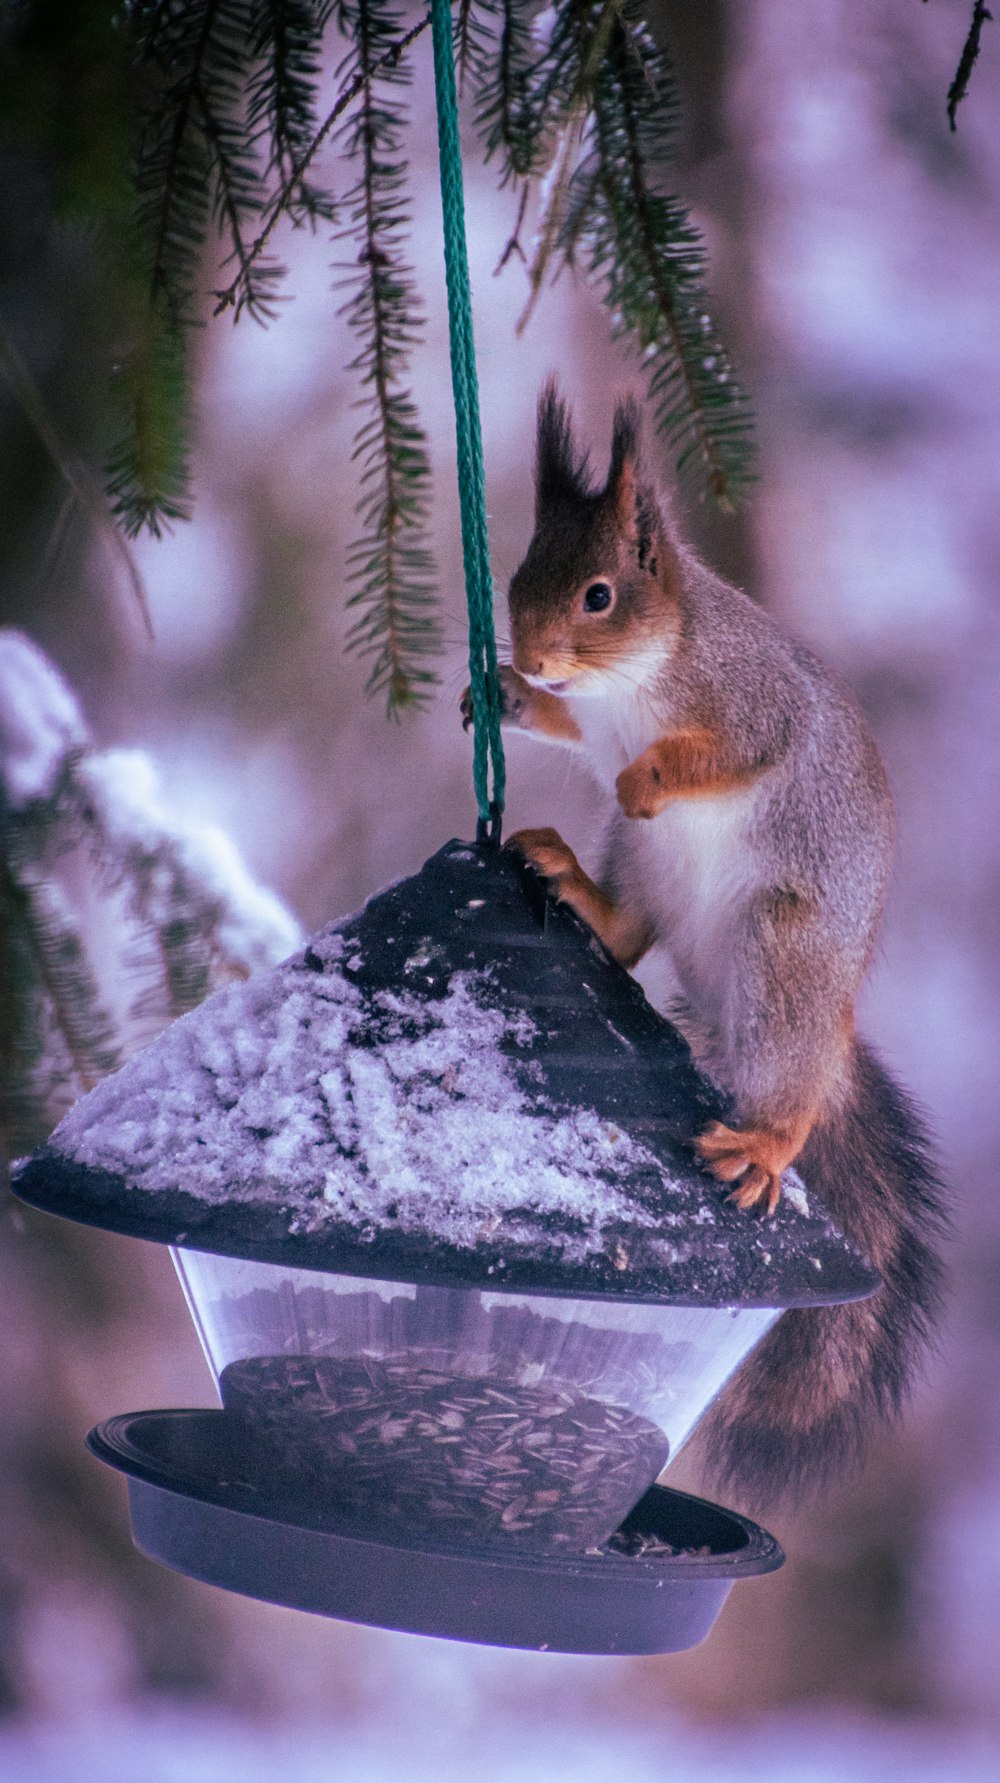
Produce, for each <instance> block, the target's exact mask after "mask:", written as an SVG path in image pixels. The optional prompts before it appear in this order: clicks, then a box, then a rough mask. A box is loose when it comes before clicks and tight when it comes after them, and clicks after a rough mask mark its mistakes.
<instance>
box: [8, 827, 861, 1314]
mask: <svg viewBox="0 0 1000 1783" xmlns="http://www.w3.org/2000/svg"><path fill="white" fill-rule="evenodd" d="M725 1112H726V1110H725V1106H724V1103H723V1102H722V1100H721V1098H720V1097H719V1095H718V1093H717V1092H716V1091H715V1090H714V1088H713V1087H712V1086H711V1085H710V1084H709V1083H708V1082H707V1081H706V1079H705V1078H704V1077H703V1076H702V1075H700V1074H699V1072H698V1071H697V1069H696V1068H695V1066H694V1063H693V1061H692V1059H691V1055H690V1053H689V1051H688V1048H687V1046H686V1044H685V1043H684V1041H683V1040H682V1039H681V1038H680V1036H679V1035H678V1034H677V1032H676V1030H675V1029H674V1028H673V1027H671V1025H670V1024H669V1023H668V1022H666V1021H665V1020H664V1019H663V1018H662V1017H661V1016H660V1015H658V1014H657V1013H656V1011H655V1010H654V1009H653V1008H652V1007H651V1005H650V1004H649V1003H648V1002H647V1000H646V998H645V996H644V995H643V993H642V991H641V989H640V988H639V986H638V985H637V984H636V982H635V981H634V979H632V978H631V977H630V976H629V974H628V973H627V972H625V971H623V970H622V968H621V967H619V966H618V965H617V964H616V963H615V962H614V961H613V960H612V959H611V958H610V957H609V956H608V954H607V953H606V952H605V950H604V949H603V947H602V946H601V945H600V943H599V942H598V941H597V940H596V939H595V937H594V936H593V935H592V934H591V933H590V931H589V930H588V929H587V928H586V927H585V926H584V925H583V924H581V923H580V922H579V921H578V920H577V918H576V917H575V916H573V915H572V913H571V912H569V911H568V910H566V909H564V908H562V907H560V906H558V905H554V904H553V903H552V902H551V901H550V900H548V899H547V898H546V896H545V895H544V891H543V889H542V886H541V884H540V882H539V881H538V880H537V878H536V877H535V876H534V875H533V874H532V873H531V872H530V871H529V870H528V869H526V868H525V867H524V866H523V864H522V863H521V861H520V859H519V857H517V856H516V855H514V854H512V853H510V852H506V851H501V850H497V849H496V848H494V847H492V846H489V845H477V844H467V843H462V842H451V843H449V844H447V845H446V846H445V847H444V848H442V849H441V850H440V851H439V852H438V853H437V854H435V855H433V856H432V858H431V859H430V860H429V861H428V862H427V863H426V865H425V866H424V867H423V869H422V870H421V871H420V872H419V873H417V874H415V875H414V876H413V877H412V878H409V879H405V880H402V881H400V882H399V883H398V884H396V885H393V886H391V887H390V888H389V889H388V890H386V891H384V892H382V893H380V894H379V895H378V896H376V897H374V898H372V899H371V900H370V901H369V903H368V904H366V905H365V907H364V909H363V910H362V911H361V912H360V913H359V914H358V915H356V916H353V917H350V918H348V919H347V920H345V921H342V922H337V923H334V924H331V925H330V926H329V927H327V928H325V929H323V930H322V931H321V932H320V933H319V934H317V935H316V936H314V937H313V938H312V940H311V941H310V942H309V943H308V944H307V945H306V946H305V947H303V948H302V949H301V950H300V951H299V952H298V953H297V954H296V955H295V956H294V957H293V958H292V959H290V960H288V961H287V962H286V963H285V964H284V965H282V966H280V967H278V968H276V969H275V970H273V971H270V972H265V973H261V974H259V975H258V976H256V977H255V978H253V979H252V980H251V981H249V982H248V983H246V984H240V985H235V986H232V987H229V988H226V989H224V990H221V991H217V992H215V993H214V995H213V996H211V997H210V998H208V1000H207V1001H206V1002H205V1003H204V1004H202V1005H201V1007H200V1008H198V1009H197V1010H195V1011H194V1012H193V1013H192V1014H190V1015H187V1016H184V1017H182V1018H181V1019H180V1020H179V1021H177V1022H175V1023H174V1024H173V1025H172V1026H171V1027H170V1028H169V1029H168V1030H167V1031H166V1032H165V1033H163V1034H162V1035H161V1036H160V1037H159V1038H158V1039H157V1040H155V1041H154V1042H153V1043H152V1044H151V1045H150V1046H149V1047H147V1048H146V1049H145V1051H143V1052H142V1053H141V1054H139V1055H138V1056H136V1057H135V1058H133V1059H132V1060H131V1061H130V1062H129V1063H128V1064H127V1065H125V1066H124V1067H123V1068H122V1070H120V1071H118V1072H117V1073H115V1075H114V1076H112V1077H109V1078H107V1079H106V1080H105V1081H104V1082H103V1083H101V1084H100V1085H99V1086H98V1087H97V1088H96V1089H95V1090H93V1091H92V1092H91V1093H90V1094H89V1095H87V1096H85V1097H84V1098H83V1099H82V1100H81V1101H80V1102H79V1103H77V1105H76V1106H75V1108H74V1109H73V1110H72V1111H71V1112H70V1114H69V1115H68V1116H67V1117H66V1118H65V1120H64V1121H63V1122H62V1123H61V1125H60V1126H59V1127H58V1128H57V1129H56V1131H55V1133H54V1134H53V1136H52V1140H51V1142H50V1144H49V1145H48V1146H46V1147H45V1148H44V1149H43V1150H42V1151H40V1152H39V1153H37V1154H36V1155H35V1156H34V1157H33V1158H31V1159H30V1160H28V1161H27V1162H26V1163H25V1164H22V1165H21V1166H20V1167H19V1169H18V1170H17V1172H16V1177H15V1187H16V1191H17V1193H18V1194H19V1195H20V1196H21V1197H22V1198H23V1199H24V1200H26V1201H28V1202H30V1203H32V1204H33V1205H35V1206H37V1207H40V1208H44V1209H46V1210H48V1211H49V1212H53V1213H59V1214H63V1215H66V1216H67V1217H69V1218H71V1219H75V1220H79V1221H83V1222H85V1223H87V1224H91V1225H95V1226H103V1227H107V1228H109V1229H111V1230H113V1231H118V1232H126V1233H130V1234H132V1235H134V1236H137V1237H141V1238H149V1239H154V1240H158V1241H160V1242H163V1243H167V1244H171V1245H180V1246H187V1247H191V1248H193V1249H196V1250H203V1251H209V1252H217V1253H220V1254H222V1255H228V1256H235V1257H243V1258H249V1259H254V1260H257V1261H261V1262H270V1263H281V1264H285V1265H288V1266H292V1267H296V1268H305V1269H318V1270H324V1271H334V1272H340V1271H343V1272H345V1273H348V1274H353V1275H361V1276H368V1277H379V1278H382V1279H388V1280H395V1281H401V1282H410V1283H418V1284H419V1283H434V1284H439V1285H456V1286H457V1285H462V1286H479V1287H490V1288H491V1289H502V1288H504V1287H506V1288H508V1289H515V1288H517V1289H521V1290H529V1289H530V1290H535V1291H538V1292H542V1293H549V1294H563V1295H572V1296H574V1297H584V1298H589V1297H605V1296H609V1297H614V1298H615V1299H616V1300H643V1301H649V1300H655V1301H658V1302H663V1303H669V1304H675V1305H688V1306H717V1307H718V1306H745V1307H753V1306H761V1307H763V1306H768V1307H780V1306H807V1305H821V1304H826V1303H830V1302H835V1301H842V1300H848V1299H855V1298H858V1297H861V1296H863V1295H867V1294H869V1293H871V1292H872V1291H873V1289H874V1288H875V1287H876V1286H877V1285H878V1278H877V1276H876V1275H875V1274H874V1272H873V1271H872V1270H871V1268H870V1266H869V1265H868V1264H867V1262H866V1261H865V1260H864V1259H863V1258H862V1257H861V1256H860V1254H859V1253H858V1251H857V1250H856V1249H855V1248H854V1246H853V1245H852V1244H851V1243H850V1242H849V1241H848V1240H847V1239H846V1238H845V1237H844V1236H843V1235H842V1234H841V1233H840V1232H839V1231H838V1230H837V1228H836V1227H835V1226H834V1225H833V1223H832V1222H831V1220H830V1219H829V1217H828V1215H827V1214H826V1211H825V1210H824V1209H823V1208H822V1207H820V1206H819V1205H818V1204H817V1203H816V1201H815V1198H814V1197H813V1196H812V1194H811V1193H810V1192H809V1191H808V1189H807V1188H804V1187H803V1186H802V1185H801V1184H800V1183H799V1182H798V1181H797V1179H791V1178H790V1179H789V1180H788V1182H787V1184H786V1192H785V1194H784V1195H783V1197H782V1201H781V1204H780V1206H779V1209H778V1211H777V1213H776V1214H775V1215H774V1216H773V1217H772V1218H771V1219H767V1220H762V1219H759V1218H756V1217H753V1216H748V1215H746V1214H744V1213H741V1212H740V1211H739V1210H737V1209H736V1208H735V1207H733V1206H732V1205H731V1204H730V1203H728V1202H727V1200H726V1197H725V1192H724V1191H722V1190H720V1188H719V1187H718V1185H717V1184H715V1183H713V1182H712V1181H711V1180H710V1179H709V1178H707V1177H706V1176H705V1175H704V1174H703V1173H702V1172H701V1171H700V1170H699V1169H698V1168H697V1167H696V1165H695V1163H694V1161H693V1159H692V1156H691V1153H690V1151H689V1149H688V1143H687V1142H688V1141H690V1139H691V1138H692V1137H693V1136H694V1134H695V1133H697V1132H698V1131H700V1130H701V1129H702V1128H703V1127H704V1126H705V1124H706V1122H708V1121H710V1120H712V1119H714V1118H718V1117H719V1116H724V1115H725Z"/></svg>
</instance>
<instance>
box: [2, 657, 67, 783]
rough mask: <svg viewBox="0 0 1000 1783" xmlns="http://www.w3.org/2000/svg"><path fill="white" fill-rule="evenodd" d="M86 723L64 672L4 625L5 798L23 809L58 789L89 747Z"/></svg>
mask: <svg viewBox="0 0 1000 1783" xmlns="http://www.w3.org/2000/svg"><path fill="white" fill-rule="evenodd" d="M87 743H88V737H87V730H86V726H85V725H84V722H83V719H82V717H81V715H80V710H79V707H78V706H77V703H76V700H75V699H74V698H73V695H72V693H71V692H70V690H69V688H68V687H67V685H66V683H65V681H64V680H63V679H62V676H61V675H59V674H58V673H57V671H56V670H55V669H54V668H53V667H52V664H51V663H50V662H49V661H48V659H47V657H46V656H44V655H43V653H42V651H41V650H39V649H38V648H37V646H36V645H35V644H33V643H31V641H30V639H28V638H26V637H25V636H24V634H23V633H22V632H19V631H0V777H2V782H0V783H2V792H3V802H4V803H5V804H6V805H7V806H8V808H9V809H10V810H12V811H21V810H23V809H24V808H25V806H27V805H30V804H32V803H33V802H34V801H35V800H36V799H48V798H51V797H52V794H53V792H54V791H55V788H56V784H57V781H58V779H59V776H60V774H61V772H62V770H63V769H64V767H65V766H66V761H67V757H69V756H71V755H74V754H77V753H78V752H79V751H81V750H83V749H85V748H86V747H87Z"/></svg>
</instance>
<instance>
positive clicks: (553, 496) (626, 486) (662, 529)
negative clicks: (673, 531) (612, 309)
mask: <svg viewBox="0 0 1000 1783" xmlns="http://www.w3.org/2000/svg"><path fill="white" fill-rule="evenodd" d="M508 599H509V605H510V628H511V641H512V645H513V658H514V667H515V668H516V669H517V670H518V672H519V673H520V674H522V675H523V676H524V677H525V679H526V680H529V681H531V682H533V683H534V684H535V685H536V686H543V687H548V688H550V689H551V690H553V691H555V692H557V693H563V692H565V691H567V686H566V684H567V683H569V682H572V683H573V684H574V691H575V692H580V693H585V692H590V691H592V692H594V693H597V692H600V691H602V684H603V687H606V686H607V684H608V682H609V680H610V679H612V678H613V679H615V680H620V679H621V677H622V676H623V675H626V676H627V677H628V679H629V682H630V684H632V685H634V684H635V682H636V681H640V680H645V679H646V678H647V676H648V675H650V674H651V673H654V672H655V670H656V668H657V667H658V666H659V664H660V663H661V662H662V660H663V658H664V655H665V654H666V653H667V652H668V651H669V649H670V646H671V643H672V640H673V638H674V637H675V635H676V632H677V627H678V623H679V608H678V600H677V594H676V557H675V552H674V549H673V546H672V544H671V542H670V538H669V534H668V532H667V528H666V524H665V522H664V518H663V515H662V513H661V511H660V507H659V504H658V502H657V500H656V496H655V494H654V492H653V490H652V488H651V486H650V485H649V484H648V483H647V482H646V480H645V479H644V477H643V474H642V466H641V462H640V455H639V411H638V408H637V406H636V404H635V403H634V402H631V401H629V402H623V403H620V404H619V406H618V408H617V410H616V411H615V420H614V432H613V436H612V442H611V467H610V469H609V471H608V478H607V482H606V483H605V485H604V487H603V489H601V488H595V487H594V485H593V483H592V482H591V478H590V475H589V472H588V466H587V455H586V453H583V454H580V453H579V452H578V451H577V449H576V446H575V445H574V442H573V432H572V426H571V422H570V416H569V411H568V410H567V408H566V405H565V403H564V402H563V401H562V400H561V398H560V397H559V395H558V393H557V391H556V387H555V384H554V383H553V382H549V383H547V384H546V385H545V387H544V389H543V391H542V395H541V398H540V400H539V404H538V443H537V455H536V463H535V532H534V537H533V538H532V541H531V544H530V545H529V547H528V553H527V556H526V557H525V559H524V562H523V563H522V564H521V567H520V569H519V570H518V571H517V573H516V575H515V576H514V578H513V580H512V582H511V584H510V592H509V597H508Z"/></svg>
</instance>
